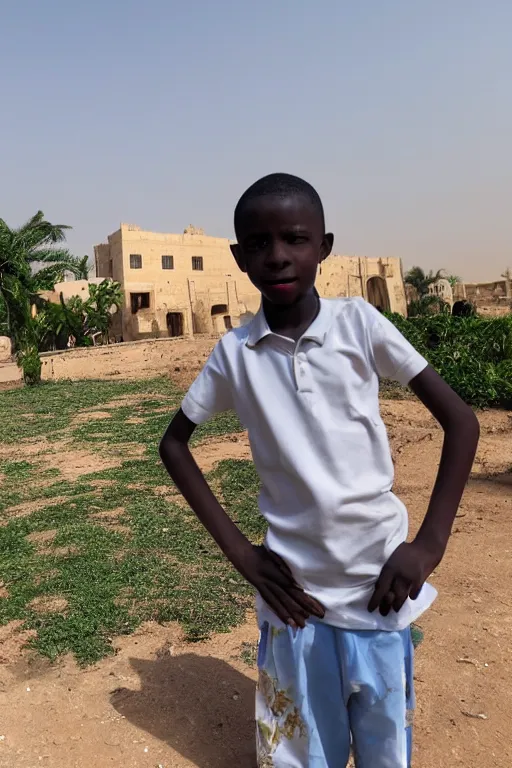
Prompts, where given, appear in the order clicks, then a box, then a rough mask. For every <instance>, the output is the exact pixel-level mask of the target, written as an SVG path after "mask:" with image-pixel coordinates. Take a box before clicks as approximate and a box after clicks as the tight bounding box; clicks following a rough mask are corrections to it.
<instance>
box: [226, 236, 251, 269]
mask: <svg viewBox="0 0 512 768" xmlns="http://www.w3.org/2000/svg"><path fill="white" fill-rule="evenodd" d="M229 247H230V248H231V253H232V254H233V257H234V259H235V261H236V263H237V264H238V268H239V269H241V270H242V272H247V267H246V266H245V259H244V255H243V253H242V249H241V248H240V246H239V244H238V243H234V245H230V246H229Z"/></svg>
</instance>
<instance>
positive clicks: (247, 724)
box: [111, 653, 256, 768]
mask: <svg viewBox="0 0 512 768" xmlns="http://www.w3.org/2000/svg"><path fill="white" fill-rule="evenodd" d="M130 664H131V666H132V667H133V669H134V671H135V672H136V673H137V674H138V675H139V678H140V691H133V690H129V689H127V688H119V689H117V690H116V691H114V692H113V693H112V696H111V703H112V705H113V706H114V708H115V709H116V710H117V711H118V712H119V713H120V714H121V715H123V716H124V717H126V719H127V720H128V721H129V722H131V723H132V724H133V725H135V726H136V727H137V728H141V729H142V730H144V731H146V732H147V733H149V734H151V735H152V736H154V737H156V738H158V739H160V740H161V741H164V742H166V743H167V744H168V745H169V746H170V747H172V749H174V750H176V752H179V753H180V754H181V755H182V756H183V757H185V758H186V759H187V760H190V761H191V762H192V763H193V764H194V765H196V766H197V767H198V768H226V767H227V766H236V767H237V768H254V766H255V765H256V758H255V750H254V683H253V681H252V680H250V679H249V678H248V677H246V676H245V675H243V674H242V673H241V672H238V671H237V670H236V669H233V667H231V666H230V665H229V664H227V663H226V662H225V661H221V660H220V659H215V658H212V657H205V656H196V655H194V654H191V653H190V654H184V655H183V656H165V657H163V658H159V659H156V660H150V661H148V660H145V659H130Z"/></svg>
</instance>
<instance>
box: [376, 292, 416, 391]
mask: <svg viewBox="0 0 512 768" xmlns="http://www.w3.org/2000/svg"><path fill="white" fill-rule="evenodd" d="M366 312H367V314H368V319H369V321H370V324H371V325H370V339H371V345H372V352H373V358H374V360H375V366H376V368H377V373H378V375H379V376H380V378H382V379H391V380H392V381H397V382H398V383H399V384H402V385H403V386H407V385H408V384H409V383H410V382H411V381H412V380H413V379H414V378H415V377H416V376H417V375H418V374H419V373H421V372H422V371H423V370H425V368H426V367H427V366H428V362H427V360H425V358H424V357H423V355H420V353H419V352H418V351H417V350H416V349H415V348H414V347H413V346H412V344H410V343H409V342H408V341H407V339H406V338H405V337H404V336H403V335H402V334H401V333H400V331H399V330H398V328H396V327H395V326H394V325H393V323H391V322H390V321H389V320H388V319H387V318H386V317H384V315H382V314H381V313H380V312H379V311H378V310H377V309H375V308H374V307H373V306H372V305H371V304H367V305H366Z"/></svg>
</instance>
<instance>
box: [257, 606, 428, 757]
mask: <svg viewBox="0 0 512 768" xmlns="http://www.w3.org/2000/svg"><path fill="white" fill-rule="evenodd" d="M258 667H259V684H258V690H257V695H256V723H257V748H258V765H259V767H260V768H343V767H344V766H346V765H347V763H348V761H349V757H350V749H351V746H352V751H353V756H354V761H355V765H356V767H357V768H410V765H411V746H412V722H411V719H412V710H413V707H414V694H413V669H412V667H413V646H412V641H411V632H410V629H406V630H403V631H402V632H380V631H373V632H372V631H364V632H363V631H349V630H343V629H337V628H336V627H331V626H329V625H327V624H324V623H321V622H317V621H310V622H308V624H307V625H306V628H305V629H302V630H292V629H290V628H284V629H278V628H276V627H273V626H272V625H271V624H269V623H268V622H265V623H264V624H263V626H262V627H261V637H260V645H259V651H258Z"/></svg>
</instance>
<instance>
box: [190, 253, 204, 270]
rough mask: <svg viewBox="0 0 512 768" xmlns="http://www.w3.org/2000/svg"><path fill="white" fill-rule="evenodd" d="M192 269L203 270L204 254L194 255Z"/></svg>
mask: <svg viewBox="0 0 512 768" xmlns="http://www.w3.org/2000/svg"><path fill="white" fill-rule="evenodd" d="M192 269H194V270H196V271H197V272H202V271H203V257H202V256H192Z"/></svg>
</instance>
